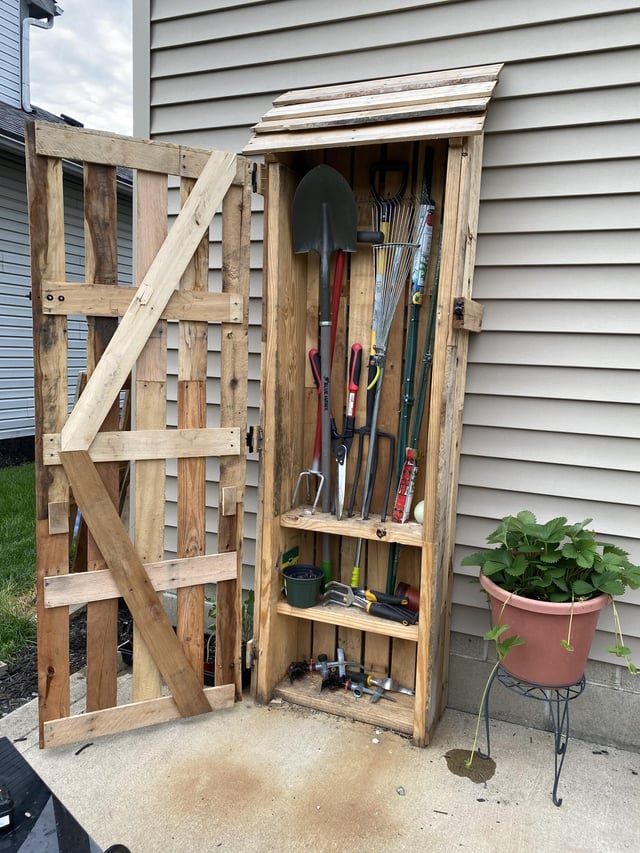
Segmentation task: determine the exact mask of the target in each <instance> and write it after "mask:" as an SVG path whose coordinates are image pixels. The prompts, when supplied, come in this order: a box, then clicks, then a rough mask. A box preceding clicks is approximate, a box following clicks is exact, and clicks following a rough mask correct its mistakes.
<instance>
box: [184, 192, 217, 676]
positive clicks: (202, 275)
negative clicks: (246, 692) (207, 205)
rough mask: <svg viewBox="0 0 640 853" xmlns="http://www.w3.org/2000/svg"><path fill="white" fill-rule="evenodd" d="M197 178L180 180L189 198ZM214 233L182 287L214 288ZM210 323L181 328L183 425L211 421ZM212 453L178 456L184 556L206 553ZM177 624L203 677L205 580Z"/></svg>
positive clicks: (190, 591) (189, 595)
mask: <svg viewBox="0 0 640 853" xmlns="http://www.w3.org/2000/svg"><path fill="white" fill-rule="evenodd" d="M194 183H195V182H194V181H192V180H190V179H188V178H183V179H182V181H181V183H180V190H181V200H182V202H183V203H184V202H185V201H186V199H187V198H188V196H189V193H190V191H191V189H192V188H193V185H194ZM208 276H209V234H208V233H206V234H205V235H204V236H203V238H202V240H201V242H200V245H199V246H198V248H197V250H196V252H195V254H194V256H193V258H192V259H191V262H190V263H189V266H188V267H187V269H186V271H185V273H184V275H183V276H182V278H181V280H180V289H181V290H184V291H190V292H202V291H206V290H208ZM208 330H209V327H208V323H206V322H194V321H188V320H182V321H180V323H179V332H178V428H185V429H187V428H199V427H205V426H206V425H207V353H208ZM206 540H207V530H206V459H205V458H204V457H198V458H194V459H178V542H177V554H178V557H195V556H199V555H201V554H204V553H205V549H206ZM177 599H178V603H177V607H178V616H177V629H178V637H179V638H180V639H181V640H182V644H183V647H184V651H185V654H186V656H187V659H188V660H189V663H190V664H191V666H192V668H193V670H194V672H195V673H196V675H197V676H198V678H199V680H200V682H202V680H203V676H204V665H203V662H204V586H203V585H198V586H191V587H185V588H183V589H179V590H178V593H177Z"/></svg>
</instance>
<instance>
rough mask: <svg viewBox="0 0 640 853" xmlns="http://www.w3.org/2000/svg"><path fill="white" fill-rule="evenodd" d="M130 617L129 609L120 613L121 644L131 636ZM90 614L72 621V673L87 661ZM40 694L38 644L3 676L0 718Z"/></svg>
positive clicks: (0, 679)
mask: <svg viewBox="0 0 640 853" xmlns="http://www.w3.org/2000/svg"><path fill="white" fill-rule="evenodd" d="M131 624H132V623H131V615H130V614H129V611H128V610H127V609H126V607H120V608H119V611H118V642H123V641H124V640H126V639H128V638H129V637H130V635H131ZM86 645H87V612H86V609H85V608H82V610H78V611H76V612H75V613H74V614H73V615H72V616H71V619H70V622H69V672H70V673H74V672H78V671H79V670H81V669H82V668H83V667H84V666H85V664H86V662H87V656H86ZM37 695H38V655H37V647H36V644H35V643H32V644H30V645H29V646H27V647H26V648H25V649H23V651H22V652H21V653H20V655H19V656H18V657H17V658H16V659H15V660H14V661H13V662H12V663H10V664H9V665H8V666H7V672H6V674H5V675H4V676H0V717H4V716H6V714H10V713H11V712H12V711H15V710H16V709H17V708H20V707H21V706H22V705H25V704H26V703H27V702H30V701H31V700H32V699H34V698H35V697H36V696H37Z"/></svg>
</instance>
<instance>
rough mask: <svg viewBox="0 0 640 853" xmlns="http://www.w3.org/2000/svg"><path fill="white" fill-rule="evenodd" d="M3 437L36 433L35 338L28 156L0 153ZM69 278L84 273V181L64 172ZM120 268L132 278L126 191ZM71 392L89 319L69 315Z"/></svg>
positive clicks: (0, 407) (0, 423)
mask: <svg viewBox="0 0 640 853" xmlns="http://www.w3.org/2000/svg"><path fill="white" fill-rule="evenodd" d="M0 186H1V187H2V199H1V201H0V304H2V306H3V310H2V312H0V440H1V439H5V438H15V437H20V436H29V435H33V434H34V401H33V343H32V326H31V301H30V299H29V293H30V290H31V270H30V264H31V261H30V255H29V223H28V213H27V196H26V193H27V190H26V182H25V170H24V162H23V161H22V159H21V158H19V157H17V156H15V157H14V156H10V155H5V156H3V157H0ZM65 200H66V205H65V207H66V210H65V231H66V241H67V258H66V263H67V278H68V279H69V280H70V281H82V279H83V278H84V236H83V233H84V222H83V213H82V203H83V202H82V186H81V184H80V183H79V181H78V180H77V179H74V178H72V177H69V176H67V177H66V178H65ZM118 233H119V258H118V263H119V274H120V280H121V282H122V283H125V284H130V283H131V281H132V261H131V257H132V254H131V253H132V242H131V209H130V200H129V199H128V198H127V197H123V203H122V205H120V210H119V213H118ZM68 337H69V356H70V358H69V398H70V402H72V401H73V396H74V394H75V385H76V380H77V377H78V373H79V372H80V371H81V370H84V369H85V367H86V350H85V341H86V320H85V319H84V318H80V317H70V318H69V329H68Z"/></svg>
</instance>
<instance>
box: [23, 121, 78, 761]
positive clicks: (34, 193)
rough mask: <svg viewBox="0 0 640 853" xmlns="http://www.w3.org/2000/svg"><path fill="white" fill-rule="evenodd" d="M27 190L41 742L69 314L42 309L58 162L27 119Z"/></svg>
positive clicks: (64, 633)
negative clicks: (47, 444)
mask: <svg viewBox="0 0 640 853" xmlns="http://www.w3.org/2000/svg"><path fill="white" fill-rule="evenodd" d="M25 145H26V175H27V197H28V203H29V217H30V221H29V227H30V237H31V239H30V247H31V296H32V309H33V340H34V380H35V381H34V396H35V465H36V528H35V530H36V589H37V617H38V618H37V637H38V696H39V703H38V727H39V739H40V744H41V745H42V743H43V738H44V735H43V727H44V723H45V721H47V720H52V719H57V718H58V717H62V716H66V715H67V714H69V707H70V690H69V615H68V611H66V610H64V609H60V610H54V611H49V612H46V611H45V608H44V605H43V603H42V602H43V595H42V591H43V585H44V579H45V577H47V576H49V575H58V574H66V573H67V572H68V571H69V537H68V534H67V533H61V534H57V535H51V534H50V532H49V519H48V507H49V505H50V504H60V503H68V501H69V487H68V481H67V478H66V475H65V473H64V471H63V470H62V468H54V469H50V470H46V469H45V468H44V466H43V465H42V435H43V433H44V432H56V431H58V430H60V429H61V428H62V425H63V424H64V422H65V419H66V416H67V405H68V403H67V400H68V389H67V346H66V335H67V321H66V319H65V318H64V317H44V315H43V314H42V280H43V279H44V277H45V276H47V275H54V276H56V277H58V276H60V277H64V275H65V246H64V208H63V185H62V165H61V163H59V162H57V161H53V160H50V159H48V158H44V157H39V156H38V155H37V154H36V148H35V131H34V127H33V124H31V123H29V122H27V123H26V125H25Z"/></svg>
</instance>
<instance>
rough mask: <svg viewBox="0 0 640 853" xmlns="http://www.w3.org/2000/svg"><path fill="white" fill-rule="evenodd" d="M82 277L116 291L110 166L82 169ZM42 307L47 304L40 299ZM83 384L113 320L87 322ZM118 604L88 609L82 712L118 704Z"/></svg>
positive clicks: (116, 478)
mask: <svg viewBox="0 0 640 853" xmlns="http://www.w3.org/2000/svg"><path fill="white" fill-rule="evenodd" d="M83 196H84V234H85V275H86V277H87V281H88V282H89V283H90V284H100V285H104V286H106V287H109V288H111V289H112V290H115V289H116V287H117V284H118V216H117V185H116V170H115V167H114V166H103V165H98V164H94V163H86V164H85V168H84V193H83ZM44 301H45V303H46V302H47V301H48V300H47V299H46V297H45V300H44ZM87 326H88V333H87V380H89V379H90V377H91V374H92V373H93V371H94V369H95V366H96V364H97V363H98V361H99V360H100V358H101V357H102V355H103V353H104V351H105V349H106V348H107V346H108V344H109V341H110V340H111V338H112V337H113V335H114V334H115V331H116V329H117V327H118V321H117V319H116V318H113V317H90V318H89V319H88V322H87ZM119 423H120V405H119V400H118V399H117V398H116V399H115V400H114V401H113V403H112V405H111V407H110V409H109V411H108V412H107V415H106V417H105V419H104V420H103V422H102V423H101V424H100V430H101V431H103V430H114V429H118V427H119ZM96 470H97V471H98V473H99V475H100V477H101V478H102V482H103V483H104V486H105V489H106V490H107V492H108V494H109V496H110V498H111V501H112V503H113V504H114V505H115V506H118V505H119V498H120V466H119V465H118V464H117V462H102V463H100V464H99V465H98V466H97V469H96ZM105 565H106V564H105V562H104V559H103V557H102V554H101V553H100V550H99V548H98V546H97V545H96V542H95V540H94V538H93V536H92V534H91V531H90V530H89V531H88V537H87V569H88V571H90V572H91V571H100V570H102V569H104V568H105ZM117 643H118V603H117V601H100V602H95V603H94V602H88V604H87V668H86V676H87V690H86V708H87V711H99V710H101V709H103V708H108V707H111V706H112V705H115V704H117V701H118V690H117V681H116V679H117V676H118V653H117V648H116V647H117Z"/></svg>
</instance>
